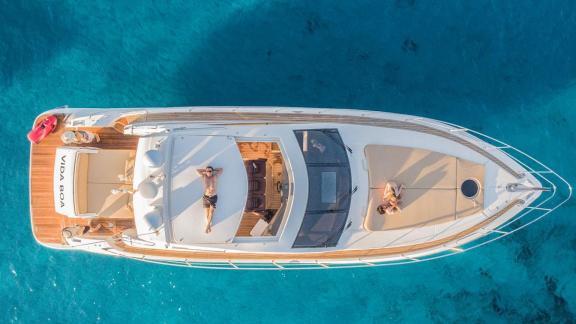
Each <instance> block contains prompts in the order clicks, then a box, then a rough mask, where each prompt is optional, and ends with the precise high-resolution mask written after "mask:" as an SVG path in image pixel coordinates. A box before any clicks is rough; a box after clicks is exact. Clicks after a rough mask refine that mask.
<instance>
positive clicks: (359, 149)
mask: <svg viewBox="0 0 576 324" xmlns="http://www.w3.org/2000/svg"><path fill="white" fill-rule="evenodd" d="M50 118H51V119H50ZM51 120H53V121H54V123H53V124H50V121H51ZM34 125H36V126H37V127H36V129H35V131H36V132H37V135H38V134H40V135H39V138H36V139H35V141H36V142H37V143H32V144H31V150H30V152H31V154H30V208H31V211H30V213H31V223H32V231H33V233H34V237H35V238H36V240H37V241H38V242H39V243H40V244H42V245H44V246H47V247H50V248H57V249H67V250H82V251H87V252H94V253H100V254H106V255H111V256H117V257H126V258H131V259H135V260H140V261H147V262H154V263H162V264H168V265H177V266H184V267H199V268H218V269H327V268H339V267H369V266H378V265H394V264H402V263H409V262H420V261H424V260H430V259H436V258H440V257H445V256H448V255H453V254H458V253H461V252H464V251H467V250H470V249H473V248H475V247H478V246H481V245H484V244H486V243H489V242H492V241H494V240H496V239H499V238H501V237H504V236H506V235H509V234H511V233H513V232H515V231H517V230H519V229H521V228H523V227H525V226H527V225H529V224H532V223H533V222H535V221H537V220H538V219H541V218H542V217H543V216H545V215H547V214H549V213H550V212H551V211H553V210H554V209H556V208H558V207H559V206H560V205H562V204H563V203H564V202H565V201H567V200H568V199H569V198H570V196H571V193H572V188H571V186H570V185H569V184H568V183H567V182H566V181H565V180H564V179H563V178H562V177H560V176H559V175H558V174H556V173H555V172H554V171H552V170H551V169H549V168H548V167H546V166H545V165H543V164H542V163H540V162H538V161H537V160H535V159H533V158H531V157H530V156H528V155H526V154H525V153H523V152H521V151H519V150H517V149H515V148H513V147H512V146H510V145H507V144H505V143H502V142H500V141H498V140H496V139H494V138H491V137H489V136H486V135H483V134H481V133H478V132H475V131H472V130H469V129H466V128H462V127H459V126H456V125H453V124H450V123H445V122H440V121H437V120H432V119H428V118H421V117H414V116H408V115H401V114H393V113H386V112H377V111H364V110H345V109H312V108H280V107H183V108H162V109H151V108H145V109H134V108H132V109H112V108H110V109H93V108H68V107H61V108H57V109H53V110H50V111H47V112H45V113H43V114H41V115H40V116H38V118H37V120H36V121H35V124H34ZM47 125H48V127H47ZM52 128H53V129H52ZM207 166H211V167H213V168H214V169H216V170H220V169H221V171H219V172H218V174H219V175H218V176H217V178H216V184H217V185H216V193H217V197H218V199H217V202H216V203H215V208H214V209H213V217H212V219H211V221H210V225H211V226H210V229H211V230H210V231H209V232H207V231H206V229H207V227H208V217H207V213H208V210H210V208H213V206H210V207H209V208H206V206H207V202H206V199H205V198H204V193H205V185H204V180H205V179H204V177H205V173H203V171H202V170H204V169H205V168H206V167H207Z"/></svg>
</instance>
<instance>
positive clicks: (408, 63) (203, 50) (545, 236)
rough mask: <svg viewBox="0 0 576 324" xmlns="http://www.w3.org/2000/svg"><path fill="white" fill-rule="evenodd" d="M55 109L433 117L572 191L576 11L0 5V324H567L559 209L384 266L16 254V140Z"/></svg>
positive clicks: (542, 6) (564, 218)
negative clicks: (242, 264)
mask: <svg viewBox="0 0 576 324" xmlns="http://www.w3.org/2000/svg"><path fill="white" fill-rule="evenodd" d="M61 105H70V106H72V107H142V106H193V105H278V106H309V107H335V108H358V109H360V108H362V109H373V110H381V111H391V112H398V113H406V114H413V115H420V116H426V117H431V118H436V119H441V120H445V121H449V122H453V123H457V124H460V125H463V126H465V127H469V128H472V129H475V130H478V131H481V132H484V133H487V134H489V135H492V136H494V137H496V138H499V139H501V140H504V141H505V142H508V143H510V144H512V145H514V146H516V147H518V148H519V149H521V150H524V151H526V152H528V153H529V154H531V155H533V156H535V157H537V158H539V159H540V160H541V161H542V162H544V163H545V164H547V165H549V166H550V167H551V168H552V169H554V170H556V171H557V172H558V173H559V174H561V175H563V176H564V177H565V178H567V179H568V181H570V182H572V183H576V169H575V167H574V166H575V164H576V163H575V161H576V148H575V145H576V134H575V130H576V1H573V0H557V1H556V0H547V1H529V0H522V1H521V0H510V1H495V0H492V1H487V0H474V1H424V0H389V1H365V0H354V1H333V0H314V1H304V0H291V1H276V0H238V1H230V0H219V1H198V0H186V1H183V0H182V1H178V0H173V1H152V0H150V1H148V0H146V1H145V0H142V1H122V0H120V1H78V2H74V1H65V0H59V1H32V0H0V114H1V115H2V119H3V121H2V122H1V123H0V134H1V136H2V138H1V139H0V157H1V158H0V170H1V171H0V172H1V175H2V178H1V179H2V182H1V185H0V197H1V199H0V219H1V220H0V233H1V234H0V323H20V322H21V323H94V322H103V323H115V322H116V323H117V322H122V323H191V322H199V323H208V322H216V323H233V322H244V323H275V322H280V323H291V322H314V323H325V322H327V323H355V322H356V323H383V322H412V323H427V322H435V323H446V322H458V323H461V322H464V321H466V322H469V323H504V322H523V323H524V322H534V323H542V322H555V323H561V322H574V321H576V205H575V203H574V200H572V201H570V202H569V203H568V204H566V205H565V206H564V207H562V208H561V209H560V210H557V211H556V212H554V213H553V214H551V215H549V216H548V217H546V218H544V219H543V220H541V221H540V222H537V223H536V224H534V225H532V226H530V227H528V228H527V229H524V230H522V231H520V232H519V233H517V234H515V235H513V236H510V237H507V238H505V239H503V240H500V241H498V242H495V243H494V244H492V245H488V246H485V247H482V248H480V249H476V250H473V251H470V252H467V253H464V254H459V255H456V256H452V257H449V258H445V259H440V260H436V261H430V262H423V263H418V264H412V265H404V266H397V267H380V268H365V269H344V270H329V271H284V272H274V271H273V272H262V271H259V272H256V271H255V272H250V271H217V270H194V269H185V268H175V267H168V266H160V265H153V264H146V263H141V262H137V261H131V260H126V259H118V258H112V257H103V256H98V255H92V254H87V253H81V252H60V251H55V250H50V249H46V248H43V247H41V246H39V245H38V244H36V243H35V242H34V239H33V237H32V234H31V230H30V221H29V200H28V155H29V145H28V142H27V140H26V136H25V135H26V132H27V131H28V129H29V128H30V126H31V124H32V122H33V120H34V117H35V116H36V115H38V114H39V113H41V112H43V111H45V110H47V109H50V108H53V107H57V106H61Z"/></svg>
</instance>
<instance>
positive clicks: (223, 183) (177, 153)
mask: <svg viewBox="0 0 576 324" xmlns="http://www.w3.org/2000/svg"><path fill="white" fill-rule="evenodd" d="M173 141H174V143H173V155H172V163H171V166H170V173H171V176H172V184H171V191H170V196H171V197H170V223H171V226H172V241H173V242H175V243H180V244H198V243H227V242H231V241H232V240H233V239H234V234H235V233H236V229H237V228H238V225H239V224H240V220H241V219H242V213H243V211H244V205H245V203H246V196H247V192H248V185H247V182H248V179H247V176H246V170H245V168H244V163H243V162H242V157H241V156H240V152H239V150H238V146H237V145H236V141H235V140H234V138H232V137H228V136H189V135H182V136H174V137H173ZM207 165H211V166H213V167H215V168H223V169H224V173H223V174H222V175H221V176H219V178H218V181H217V184H218V187H217V189H218V202H217V204H216V210H215V212H214V217H213V219H212V232H210V233H209V234H206V233H205V231H204V229H205V226H206V217H205V211H204V207H203V204H202V194H203V183H202V179H201V177H200V176H199V175H198V173H197V172H196V169H200V168H204V167H206V166H207Z"/></svg>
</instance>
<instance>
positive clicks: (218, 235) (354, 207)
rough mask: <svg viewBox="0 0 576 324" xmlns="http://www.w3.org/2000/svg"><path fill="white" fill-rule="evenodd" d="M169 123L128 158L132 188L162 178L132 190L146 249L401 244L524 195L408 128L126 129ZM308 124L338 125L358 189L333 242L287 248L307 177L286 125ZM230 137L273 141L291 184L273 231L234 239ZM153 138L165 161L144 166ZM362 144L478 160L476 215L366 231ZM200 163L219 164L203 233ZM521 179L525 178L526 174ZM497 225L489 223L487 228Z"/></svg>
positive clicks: (237, 185) (461, 225) (440, 232)
mask: <svg viewBox="0 0 576 324" xmlns="http://www.w3.org/2000/svg"><path fill="white" fill-rule="evenodd" d="M221 109H224V108H221ZM343 112H346V111H343ZM377 114H379V115H386V116H387V117H389V118H399V115H394V114H382V113H377ZM170 128H172V129H177V131H173V132H170V133H169V134H170V135H159V136H152V137H144V138H142V139H141V140H140V143H139V146H138V152H137V157H136V166H135V175H134V187H135V188H136V187H137V185H138V183H140V182H142V181H144V180H145V179H146V178H147V177H149V176H150V175H158V174H166V179H165V180H164V181H163V182H162V183H160V184H159V188H160V193H159V194H158V196H157V197H156V198H155V199H153V200H146V199H143V198H142V197H141V196H140V195H139V194H138V193H137V192H136V193H135V194H134V216H135V223H136V229H137V232H138V234H139V237H140V238H142V239H144V240H146V241H147V242H152V243H154V244H155V246H151V245H147V246H148V247H150V248H159V249H166V248H168V249H172V248H174V249H178V248H186V249H200V250H222V249H225V250H227V251H257V252H319V251H327V250H347V249H350V250H354V249H369V248H378V247H393V246H402V245H409V244H415V243H422V242H426V241H429V240H431V239H439V238H442V237H446V236H449V235H451V234H453V233H457V232H460V231H462V230H463V229H466V228H469V227H470V226H473V225H474V224H477V223H478V222H480V221H482V220H483V219H485V218H486V217H487V215H490V214H493V213H495V212H496V211H498V208H501V207H502V206H504V205H506V204H507V202H509V201H512V200H513V199H518V198H519V199H524V198H526V195H527V194H526V193H521V192H516V193H510V192H507V191H506V190H505V184H506V183H510V182H515V181H517V180H516V179H515V178H514V177H512V175H510V174H508V173H507V172H506V171H504V170H503V169H501V168H500V167H499V166H497V165H496V164H494V163H493V162H491V161H490V160H488V159H487V158H486V157H484V156H482V155H480V154H479V153H477V152H474V151H472V150H470V149H469V148H466V147H464V146H463V145H460V144H457V143H454V142H452V141H450V140H448V139H446V138H443V137H438V136H434V135H429V134H425V133H420V132H413V131H410V130H404V129H394V128H382V127H373V126H358V125H344V124H329V123H322V124H313V123H309V124H277V125H275V124H270V125H268V124H258V125H254V124H248V125H242V124H236V125H229V126H225V127H224V126H213V125H210V124H207V125H206V124H187V123H185V122H182V123H169V124H166V125H162V124H160V125H153V126H152V128H150V126H147V125H144V126H143V127H142V128H141V129H139V128H138V127H136V126H135V127H134V128H131V129H130V131H131V132H133V133H135V134H143V132H149V131H150V130H151V129H152V130H153V129H158V130H159V131H162V130H165V129H170ZM314 128H337V129H338V130H339V132H340V135H341V137H342V140H343V141H344V143H345V144H346V145H347V146H348V147H349V148H351V149H352V151H353V153H350V154H349V156H348V157H349V162H350V169H351V177H352V187H356V186H357V187H358V190H357V191H356V192H355V193H354V195H353V196H352V201H351V204H350V209H349V214H348V221H350V222H351V223H352V224H351V226H350V227H347V228H346V229H345V230H344V232H343V233H342V236H341V237H340V240H339V242H338V245H337V246H336V247H333V248H300V249H297V250H295V249H292V244H293V243H294V240H295V238H296V235H297V233H298V230H299V228H300V225H301V224H302V219H303V217H304V211H305V209H306V201H307V198H308V180H307V171H306V167H305V165H304V159H303V156H302V153H301V150H300V147H299V145H298V143H297V140H296V138H295V136H294V133H293V131H294V129H314ZM235 140H242V141H246V140H253V141H259V140H262V141H269V140H273V141H276V142H278V143H279V145H280V148H281V151H282V154H283V156H284V160H285V163H286V166H287V170H288V178H289V180H290V185H291V187H292V189H291V190H290V192H291V194H290V195H289V197H288V201H287V202H286V204H287V213H288V214H289V216H288V217H285V219H284V220H283V224H282V226H281V228H280V230H279V232H278V235H277V236H275V237H261V238H250V237H248V238H238V237H234V235H235V232H236V229H237V227H238V225H239V222H240V218H241V214H242V211H243V208H244V205H245V201H246V196H247V185H246V182H247V177H246V173H245V169H244V166H243V164H242V162H241V157H240V156H239V153H238V151H237V147H236V145H235ZM158 142H161V145H160V148H159V150H160V151H161V152H162V154H163V155H164V156H165V158H166V159H167V162H166V163H167V164H166V165H165V166H164V167H163V169H162V170H160V171H158V170H151V169H148V168H147V167H145V166H143V164H142V161H141V160H142V154H143V152H145V151H146V150H148V149H151V148H153V147H154V145H155V144H156V143H158ZM369 144H376V145H396V146H404V147H410V148H421V149H425V150H430V151H434V152H439V153H442V154H446V155H450V156H454V157H456V158H459V159H463V160H467V161H471V162H475V163H479V164H483V165H484V166H485V179H486V180H485V183H484V187H483V188H484V208H485V209H484V213H478V214H475V215H471V216H468V217H466V218H464V219H458V220H455V221H451V222H446V223H442V224H430V225H428V226H420V227H415V228H407V229H393V230H386V231H376V232H370V231H367V230H366V229H365V228H364V225H363V223H364V218H365V216H366V213H367V208H368V202H369V201H368V200H369V187H370V185H369V176H368V170H367V163H366V159H365V156H364V148H365V147H366V145H369ZM507 162H508V161H507ZM509 163H512V162H509ZM207 164H211V165H213V166H214V167H223V168H224V170H225V171H224V174H223V175H222V178H221V179H220V181H219V185H218V195H219V200H218V208H217V211H216V214H215V218H214V227H213V231H212V233H210V234H205V233H204V226H205V220H204V210H203V208H202V201H201V195H202V184H201V182H200V179H199V178H198V176H197V175H196V174H195V169H196V168H200V167H204V166H206V165H207ZM529 178H530V177H528V178H526V179H525V181H528V180H530V179H529ZM528 200H529V199H528ZM155 206H160V207H159V208H160V209H161V212H162V215H163V219H162V226H160V228H159V230H158V231H157V232H156V233H151V232H150V229H149V226H148V225H147V223H146V222H145V221H144V217H145V215H146V214H147V213H149V212H150V211H151V210H153V209H154V208H155ZM502 221H504V219H502ZM498 223H499V222H494V226H495V225H497V224H498ZM147 244H148V243H147Z"/></svg>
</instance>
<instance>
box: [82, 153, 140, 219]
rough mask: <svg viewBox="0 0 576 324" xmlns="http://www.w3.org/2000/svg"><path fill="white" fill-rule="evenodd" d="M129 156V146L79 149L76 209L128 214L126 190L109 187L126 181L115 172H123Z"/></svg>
mask: <svg viewBox="0 0 576 324" xmlns="http://www.w3.org/2000/svg"><path fill="white" fill-rule="evenodd" d="M133 160H134V151H132V150H104V149H99V150H98V151H97V152H96V153H79V155H78V159H77V164H76V177H75V178H76V181H75V195H74V196H75V200H76V202H75V204H76V206H77V209H78V210H77V213H79V214H96V215H98V216H99V217H112V218H125V217H128V218H129V217H131V210H130V208H129V203H130V194H128V193H118V194H112V193H111V191H112V189H119V188H121V187H122V186H125V185H127V184H126V182H124V181H122V180H121V179H120V178H119V177H118V176H119V175H123V176H124V175H125V173H126V170H127V168H128V167H129V164H130V163H132V162H133ZM88 197H89V198H88Z"/></svg>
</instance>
